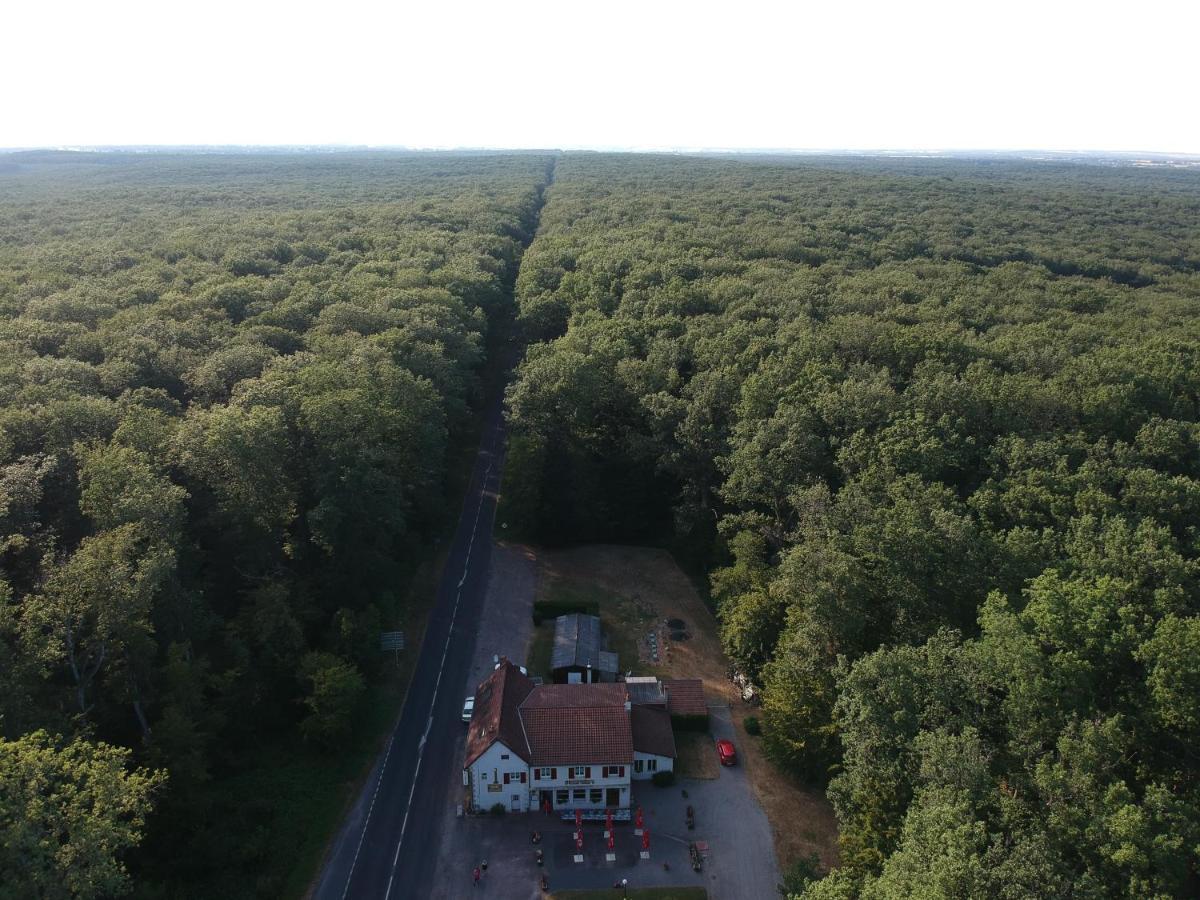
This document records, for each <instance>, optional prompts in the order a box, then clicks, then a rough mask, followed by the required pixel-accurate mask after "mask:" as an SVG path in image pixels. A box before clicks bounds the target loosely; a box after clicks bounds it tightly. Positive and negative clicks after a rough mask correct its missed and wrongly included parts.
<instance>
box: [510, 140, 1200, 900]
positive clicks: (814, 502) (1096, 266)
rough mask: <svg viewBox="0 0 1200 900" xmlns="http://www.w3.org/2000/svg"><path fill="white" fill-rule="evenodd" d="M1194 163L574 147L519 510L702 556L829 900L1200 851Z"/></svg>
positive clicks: (553, 223) (1118, 879) (516, 424)
mask: <svg viewBox="0 0 1200 900" xmlns="http://www.w3.org/2000/svg"><path fill="white" fill-rule="evenodd" d="M1197 222H1200V178H1198V177H1197V175H1196V173H1195V172H1193V171H1174V170H1169V169H1157V170H1140V169H1137V168H1133V167H1129V166H1122V167H1104V166H1089V165H1062V164H1055V163H1033V162H1014V161H989V162H972V161H962V160H847V159H817V160H802V161H797V160H794V159H792V160H786V159H774V160H771V159H740V160H736V159H720V158H679V157H633V156H599V155H587V156H584V155H579V156H567V157H565V158H564V159H563V160H562V161H561V162H560V164H559V166H558V169H557V176H556V181H555V184H554V186H553V188H552V189H551V190H550V191H549V193H548V202H547V205H546V207H545V210H544V212H543V216H542V223H541V228H540V231H539V236H538V238H537V240H536V241H535V242H534V244H533V245H532V247H531V248H530V250H529V252H528V253H527V254H526V256H525V260H524V262H523V265H522V268H521V272H520V276H519V280H518V284H517V291H518V294H517V297H518V302H519V307H520V317H521V323H522V325H523V327H524V328H525V330H526V333H527V334H528V336H529V337H530V340H531V343H530V345H529V348H528V352H527V355H526V357H525V359H524V361H523V363H522V364H521V366H520V369H519V371H518V374H517V377H516V379H515V382H514V383H513V384H512V385H511V387H510V389H509V394H508V401H509V407H510V418H511V426H512V432H511V447H510V453H509V462H508V468H507V470H506V483H505V503H506V513H507V517H508V518H509V520H510V521H512V522H513V523H514V525H515V526H516V527H519V528H522V529H524V530H525V532H526V533H528V534H532V535H534V536H536V537H538V538H540V539H542V540H629V539H630V537H631V536H637V537H640V538H641V539H644V540H668V541H671V542H673V544H674V546H676V547H677V548H681V549H683V550H684V551H685V552H686V553H688V554H689V555H691V557H692V559H693V561H694V562H696V563H698V564H699V565H702V566H704V567H705V568H707V569H708V570H709V572H710V583H711V588H712V595H713V599H714V602H715V603H716V604H717V609H718V612H719V616H720V620H721V624H722V631H723V640H724V643H725V647H726V650H727V652H728V655H729V656H730V658H731V659H732V660H733V661H734V662H735V664H736V665H737V667H738V668H739V669H740V670H741V671H742V672H744V673H746V674H747V675H748V676H749V677H751V678H752V679H753V680H754V681H755V682H756V683H758V684H759V685H761V688H762V692H763V707H764V708H763V715H762V727H763V740H764V741H765V742H766V746H767V748H768V750H769V752H770V753H771V754H772V756H773V757H774V759H775V760H776V761H777V762H778V763H779V764H780V765H782V766H783V767H785V768H786V769H788V770H790V771H792V772H794V773H796V774H797V775H799V776H800V777H803V778H806V779H808V780H810V781H814V782H818V783H827V785H828V791H829V796H830V798H831V800H832V802H833V805H834V808H835V811H836V813H837V816H838V819H839V823H840V827H841V834H840V840H841V862H842V865H841V867H840V868H838V869H837V870H835V871H834V872H833V873H832V874H830V875H829V876H828V877H826V878H825V879H823V880H819V881H814V882H812V883H811V884H809V885H808V887H807V888H806V889H805V890H804V897H805V898H807V900H817V898H835V897H836V898H852V897H860V896H862V897H881V898H882V897H901V896H922V897H944V898H952V897H967V896H970V897H976V896H995V897H1011V898H1014V900H1015V898H1025V897H1063V896H1077V897H1101V896H1129V897H1147V898H1149V897H1182V896H1194V895H1195V894H1196V892H1197V886H1198V884H1200V882H1198V881H1197V871H1198V868H1197V867H1198V863H1200V859H1198V857H1197V853H1198V852H1200V851H1198V848H1200V786H1198V784H1197V775H1198V760H1197V757H1196V747H1197V746H1200V709H1198V707H1197V699H1196V698H1197V689H1198V688H1200V586H1198V584H1200V583H1198V581H1197V574H1198V573H1197V558H1198V555H1200V532H1198V531H1197V528H1198V527H1200V229H1198V228H1197Z"/></svg>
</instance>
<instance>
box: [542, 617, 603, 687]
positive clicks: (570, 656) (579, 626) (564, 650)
mask: <svg viewBox="0 0 1200 900" xmlns="http://www.w3.org/2000/svg"><path fill="white" fill-rule="evenodd" d="M606 646H607V641H606V640H605V637H604V632H603V631H602V630H601V628H600V618H599V617H598V616H589V615H585V614H583V613H571V614H570V615H565V616H559V617H558V618H557V619H555V620H554V648H553V650H552V651H551V654H550V669H551V673H552V675H553V677H554V681H555V683H556V684H592V683H594V682H597V681H600V682H613V681H616V680H617V671H618V668H617V654H616V653H613V652H612V651H611V650H607V649H605V648H606Z"/></svg>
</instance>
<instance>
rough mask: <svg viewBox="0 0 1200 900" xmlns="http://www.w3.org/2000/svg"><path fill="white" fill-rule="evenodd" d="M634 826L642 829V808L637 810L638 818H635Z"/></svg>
mask: <svg viewBox="0 0 1200 900" xmlns="http://www.w3.org/2000/svg"><path fill="white" fill-rule="evenodd" d="M633 824H634V825H636V826H637V827H638V828H641V827H642V808H641V807H640V806H639V807H638V808H637V816H635V817H634V820H633Z"/></svg>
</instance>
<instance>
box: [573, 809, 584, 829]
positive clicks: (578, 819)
mask: <svg viewBox="0 0 1200 900" xmlns="http://www.w3.org/2000/svg"><path fill="white" fill-rule="evenodd" d="M575 827H576V828H582V827H583V810H582V809H577V810H575Z"/></svg>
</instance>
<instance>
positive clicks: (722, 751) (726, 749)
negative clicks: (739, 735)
mask: <svg viewBox="0 0 1200 900" xmlns="http://www.w3.org/2000/svg"><path fill="white" fill-rule="evenodd" d="M717 759H719V760H720V761H721V765H723V766H733V765H736V764H737V751H736V750H734V749H733V741H727V740H725V739H724V738H721V740H719V741H717Z"/></svg>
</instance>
